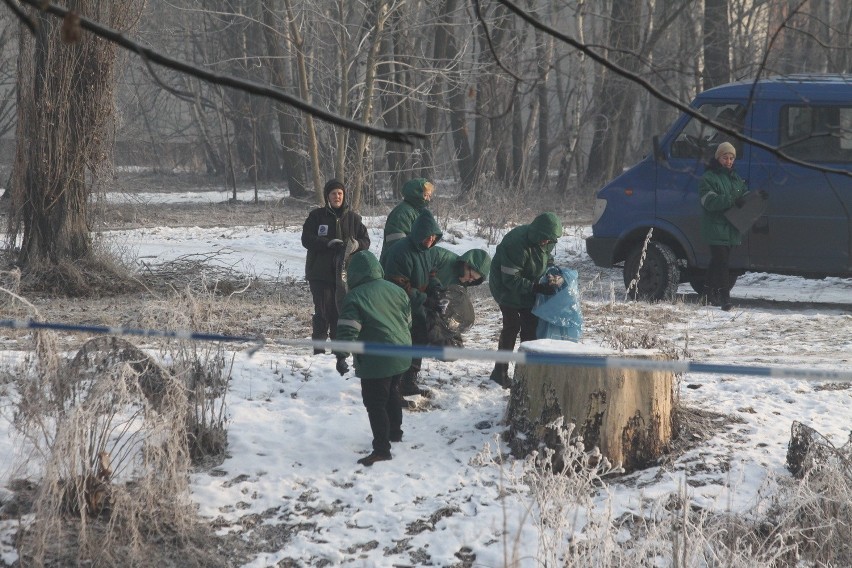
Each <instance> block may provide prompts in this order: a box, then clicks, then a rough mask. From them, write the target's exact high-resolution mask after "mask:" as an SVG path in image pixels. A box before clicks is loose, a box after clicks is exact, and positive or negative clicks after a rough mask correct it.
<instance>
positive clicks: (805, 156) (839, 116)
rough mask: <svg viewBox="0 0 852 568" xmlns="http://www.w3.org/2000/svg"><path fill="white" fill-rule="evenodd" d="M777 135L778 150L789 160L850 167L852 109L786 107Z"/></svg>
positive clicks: (840, 107)
mask: <svg viewBox="0 0 852 568" xmlns="http://www.w3.org/2000/svg"><path fill="white" fill-rule="evenodd" d="M780 131H781V139H780V140H779V143H778V146H779V149H780V150H781V151H782V152H784V153H785V154H787V155H789V156H791V157H793V158H798V159H800V160H807V161H809V162H835V163H846V164H848V163H852V106H845V107H843V106H815V105H808V106H805V105H790V106H786V107H784V108H783V109H782V110H781V128H780Z"/></svg>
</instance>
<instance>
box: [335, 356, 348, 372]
mask: <svg viewBox="0 0 852 568" xmlns="http://www.w3.org/2000/svg"><path fill="white" fill-rule="evenodd" d="M334 368H335V369H337V372H338V373H340V376H341V377H342V376H343V375H345V374H346V373H348V372H349V364H348V363H347V362H346V358H344V357H338V358H337V365H335V366H334Z"/></svg>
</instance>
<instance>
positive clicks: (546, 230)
mask: <svg viewBox="0 0 852 568" xmlns="http://www.w3.org/2000/svg"><path fill="white" fill-rule="evenodd" d="M561 236H562V223H561V222H560V221H559V217H557V216H556V214H555V213H549V212H548V213H542V214H541V215H539V216H538V217H536V218H535V219H534V220H533V222H532V223H530V224H529V225H520V226H518V227H515V228H514V229H512V230H511V231H509V232H508V233H506V235H505V236H504V237H503V240H501V241H500V244H499V245H497V251H496V252H495V253H494V260H493V262H492V263H491V272H490V273H489V274H488V286H489V288H490V289H491V295H492V296H493V297H494V300H495V301H496V302H497V305H498V306H500V313H501V314H502V315H503V328H502V329H501V330H500V340H499V342H498V343H497V347H498V348H499V349H500V350H506V351H512V350H514V349H515V341H516V340H517V337H518V332H520V334H521V341H531V340H533V339H535V338H536V326H537V325H538V318H537V317H536V316H535V315H533V313H532V308H533V305H534V304H535V295H536V294H545V295H548V296H550V295H553V294H554V293H555V292H556V288H555V287H554V286H552V285H550V284H540V283H539V279H540V278H541V277H542V276H543V275H544V273H545V272H546V271H547V266H548V264H549V263H551V262H552V260H553V259H552V257H551V252H552V251H553V248H554V247H555V246H556V241H557V239H559V237H561ZM491 380H492V381H494V382H496V383H497V384H499V385H500V386H502V387H503V388H509V387H510V386H511V383H510V382H509V364H508V363H495V364H494V370H493V371H491Z"/></svg>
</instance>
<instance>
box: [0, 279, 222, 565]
mask: <svg viewBox="0 0 852 568" xmlns="http://www.w3.org/2000/svg"><path fill="white" fill-rule="evenodd" d="M8 295H9V297H10V298H11V300H12V302H13V303H14V304H15V307H16V308H17V309H19V310H23V311H25V312H27V313H26V315H27V317H29V318H30V319H33V320H35V321H39V320H41V319H42V315H41V314H40V312H39V310H38V309H37V307H36V306H34V305H33V304H31V303H29V302H27V301H26V300H24V299H23V298H21V297H20V296H18V295H16V294H14V293H10V294H8ZM220 303H221V302H220V298H219V297H218V296H217V295H216V288H215V287H213V288H212V289H208V288H203V287H202V292H201V293H200V295H197V294H196V293H195V292H194V291H193V290H192V288H184V289H183V290H182V291H181V292H180V293H177V294H175V295H174V296H173V297H171V298H170V299H169V300H167V301H166V300H165V299H164V305H166V304H167V305H168V306H169V313H170V314H171V316H170V317H171V319H170V321H169V322H168V323H170V324H171V325H172V326H174V327H177V328H187V327H193V329H207V330H210V331H220V329H221V328H220V326H221V325H222V319H221V317H220V316H221V315H222V313H224V314H227V313H228V311H227V310H224V311H219V310H218V309H217V307H216V306H217V305H219V304H220ZM148 313H149V314H150V313H151V312H148ZM143 323H144V321H143ZM20 340H22V341H23V338H20ZM29 341H30V342H31V344H30V347H29V349H28V350H27V355H26V356H25V357H24V359H23V360H22V362H21V364H20V366H19V367H18V368H17V369H14V370H13V371H12V372H11V373H10V376H7V377H6V378H5V383H6V385H7V391H8V392H9V394H11V395H12V399H13V400H14V408H13V416H12V419H13V421H14V422H13V423H14V426H15V428H16V430H17V431H18V432H19V433H20V435H21V436H22V437H23V439H25V440H26V441H27V445H28V446H29V447H31V448H32V451H31V453H30V455H29V456H28V458H27V459H29V460H30V461H31V462H32V461H35V462H36V463H30V464H29V466H32V467H35V468H36V469H37V470H39V471H43V476H42V478H41V479H40V480H39V483H38V486H37V488H36V489H35V491H33V492H32V503H31V504H26V505H25V504H23V502H22V501H21V500H18V501H17V505H16V510H17V511H18V513H19V514H23V512H24V511H28V512H30V513H32V519H33V520H32V522H30V523H28V524H26V525H22V530H21V531H20V533H19V535H18V548H19V554H20V556H21V562H22V563H23V564H24V565H33V566H42V565H81V564H91V565H94V566H119V565H136V566H160V565H164V563H165V564H174V563H175V561H176V560H177V559H176V558H172V561H171V562H169V561H167V559H168V557H175V556H176V555H177V554H178V553H177V550H179V549H181V548H183V547H184V546H189V547H192V546H193V543H198V542H204V541H207V543H206V544H205V545H204V547H207V546H209V541H211V540H213V537H212V535H211V534H209V531H210V530H211V529H209V528H208V527H206V526H203V525H201V524H200V523H199V521H198V519H197V517H196V515H195V513H194V508H193V506H192V504H191V502H190V499H189V491H188V479H189V473H190V471H191V468H192V467H193V466H194V465H198V464H201V463H203V464H205V465H208V466H209V465H210V464H216V463H220V462H221V460H222V459H223V457H224V452H225V447H226V445H227V432H226V429H225V395H226V392H227V386H228V381H229V380H230V372H231V366H230V365H231V360H230V359H228V358H227V357H226V355H225V352H224V348H223V347H222V346H221V345H219V346H210V345H207V344H202V345H199V344H196V343H190V342H187V341H183V340H166V341H161V342H159V345H158V347H157V348H156V349H151V348H150V347H149V348H147V349H142V348H140V347H139V346H137V345H135V344H133V343H131V342H130V341H127V340H125V339H123V338H120V337H113V336H99V337H94V338H92V339H89V340H88V341H85V342H84V343H83V345H82V346H81V347H79V349H77V350H76V351H72V352H71V354H70V355H69V354H68V353H67V351H64V350H62V349H61V348H60V347H59V341H58V339H57V336H56V335H55V334H54V332H52V331H49V330H44V329H36V330H34V331H32V332H31V333H30V339H29ZM161 361H168V365H167V366H165V365H164V364H163V363H161ZM165 543H172V544H173V545H174V546H169V547H165V548H164V546H163V545H164V544H165ZM213 548H215V546H214V547H213ZM178 564H180V565H182V566H186V565H198V566H206V565H213V566H215V565H225V564H227V563H226V562H223V561H222V560H221V559H217V558H211V557H210V555H209V554H207V553H201V554H198V555H196V556H194V557H193V558H192V559H191V560H188V561H183V560H181V561H179V562H178Z"/></svg>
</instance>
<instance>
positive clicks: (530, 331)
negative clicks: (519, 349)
mask: <svg viewBox="0 0 852 568" xmlns="http://www.w3.org/2000/svg"><path fill="white" fill-rule="evenodd" d="M500 313H501V314H503V328H502V329H501V330H500V339H499V341H498V342H497V348H498V349H500V350H501V351H502V350H505V351H513V350H514V349H515V343H516V341H517V339H518V333H519V332H520V334H521V341H522V342H523V341H532V340H533V339H535V338H536V328H537V327H538V318H537V317H536V316H535V315H534V314H533V313H532V308H529V309H526V308H510V307H508V306H502V305H501V306H500ZM508 372H509V364H508V363H495V365H494V371H493V372H492V373H491V374H492V376H493V375H494V374H495V373H497V374H501V375H503V376H506V374H507V373H508Z"/></svg>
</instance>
